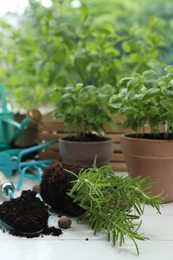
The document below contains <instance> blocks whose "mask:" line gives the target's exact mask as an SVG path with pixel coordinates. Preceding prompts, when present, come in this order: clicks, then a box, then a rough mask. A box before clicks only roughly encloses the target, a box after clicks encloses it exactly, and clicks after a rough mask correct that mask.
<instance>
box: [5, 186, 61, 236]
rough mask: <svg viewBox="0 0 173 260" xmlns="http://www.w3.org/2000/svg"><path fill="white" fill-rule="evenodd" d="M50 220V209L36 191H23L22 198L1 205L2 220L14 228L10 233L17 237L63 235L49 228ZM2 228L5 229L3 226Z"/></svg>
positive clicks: (57, 230)
mask: <svg viewBox="0 0 173 260" xmlns="http://www.w3.org/2000/svg"><path fill="white" fill-rule="evenodd" d="M48 218H49V212H48V207H47V206H46V205H45V204H44V203H43V202H42V201H41V200H40V199H39V198H37V197H36V192H34V191H30V190H27V191H23V192H22V194H21V196H20V197H18V198H16V199H12V200H10V201H5V202H3V203H2V204H1V205H0V220H2V221H3V222H5V223H6V224H7V225H9V226H10V227H12V229H10V230H8V232H9V233H11V234H12V235H15V236H21V237H22V236H24V237H28V238H29V237H37V236H40V235H44V234H45V235H49V234H52V235H60V234H62V231H61V230H60V229H56V228H54V229H52V227H51V228H49V227H48ZM1 228H2V229H4V228H5V227H4V226H3V225H2V226H1ZM5 230H6V229H5Z"/></svg>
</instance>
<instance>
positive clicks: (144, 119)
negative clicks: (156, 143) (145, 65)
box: [110, 66, 173, 139]
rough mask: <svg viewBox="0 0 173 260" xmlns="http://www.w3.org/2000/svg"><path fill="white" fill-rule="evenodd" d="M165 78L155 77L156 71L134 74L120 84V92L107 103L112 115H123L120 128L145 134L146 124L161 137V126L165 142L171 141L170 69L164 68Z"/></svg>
mask: <svg viewBox="0 0 173 260" xmlns="http://www.w3.org/2000/svg"><path fill="white" fill-rule="evenodd" d="M165 70H166V72H167V73H166V74H165V75H163V76H160V77H159V76H158V75H157V73H156V72H155V71H151V70H149V71H144V72H143V73H141V74H139V73H134V74H133V75H132V76H131V77H124V78H122V79H121V80H120V85H121V87H120V91H119V93H118V94H115V95H114V96H113V97H111V99H110V105H111V106H112V107H113V108H114V109H115V113H118V114H121V115H125V116H126V120H125V122H124V124H123V126H124V127H125V128H126V127H130V128H131V129H133V130H134V131H135V132H137V133H141V134H142V135H143V134H144V129H145V128H144V126H145V124H149V126H150V128H151V133H152V134H154V135H155V137H157V138H160V137H161V135H162V134H161V133H160V132H161V131H162V130H161V128H160V126H161V125H163V126H164V130H163V131H164V138H165V139H167V138H171V137H170V134H172V132H173V102H172V97H173V66H167V67H166V68H165Z"/></svg>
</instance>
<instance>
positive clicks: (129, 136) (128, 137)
mask: <svg viewBox="0 0 173 260" xmlns="http://www.w3.org/2000/svg"><path fill="white" fill-rule="evenodd" d="M146 134H147V133H146ZM134 136H135V137H134ZM121 139H124V140H125V139H126V140H130V141H135V142H142V141H143V142H156V143H166V142H169V143H170V142H171V143H172V142H173V139H152V138H148V139H147V138H139V137H137V134H136V133H126V134H122V135H121Z"/></svg>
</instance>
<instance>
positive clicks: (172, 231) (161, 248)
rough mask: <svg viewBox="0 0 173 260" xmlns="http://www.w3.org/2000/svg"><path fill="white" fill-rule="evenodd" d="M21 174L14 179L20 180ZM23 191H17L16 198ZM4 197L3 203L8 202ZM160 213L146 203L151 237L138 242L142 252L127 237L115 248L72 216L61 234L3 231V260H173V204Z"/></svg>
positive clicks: (0, 246)
mask: <svg viewBox="0 0 173 260" xmlns="http://www.w3.org/2000/svg"><path fill="white" fill-rule="evenodd" d="M17 177H18V176H14V177H13V178H12V180H13V181H14V183H16V181H17ZM34 184H36V181H34V180H29V179H25V181H24V184H23V186H22V189H31V188H32V186H33V185H34ZM19 195H20V191H16V192H15V197H17V196H19ZM4 199H5V198H4V197H3V196H2V195H1V196H0V203H2V202H3V201H4ZM161 212H162V214H161V215H159V214H157V213H156V211H155V210H153V209H152V208H151V207H149V206H146V208H145V214H144V215H143V217H142V220H143V224H142V227H141V229H140V232H141V233H143V234H144V235H145V236H147V237H149V238H150V240H147V241H138V245H139V250H140V255H139V256H137V255H136V251H135V247H134V245H133V243H132V242H131V241H130V240H128V239H127V240H126V242H125V244H124V245H123V247H119V246H116V247H113V246H112V244H111V243H110V242H107V240H106V236H105V234H99V235H97V236H94V235H93V232H92V230H91V229H90V227H89V226H88V225H84V224H77V223H76V219H72V221H73V223H72V227H71V228H70V229H67V230H63V234H62V235H61V236H59V237H53V236H44V237H38V238H32V239H28V238H19V237H14V236H11V235H9V234H8V233H3V232H2V231H1V230H0V252H1V254H0V259H2V260H24V259H25V260H31V259H35V260H54V259H55V260H58V259H61V260H66V259H67V260H68V259H69V260H88V259H90V260H96V259H99V260H115V259H118V260H127V259H128V260H135V259H139V260H151V259H157V260H161V259H164V260H173V203H169V204H165V205H162V208H161ZM57 221H58V218H57V216H56V215H53V216H51V218H50V220H49V224H50V226H51V225H55V226H57Z"/></svg>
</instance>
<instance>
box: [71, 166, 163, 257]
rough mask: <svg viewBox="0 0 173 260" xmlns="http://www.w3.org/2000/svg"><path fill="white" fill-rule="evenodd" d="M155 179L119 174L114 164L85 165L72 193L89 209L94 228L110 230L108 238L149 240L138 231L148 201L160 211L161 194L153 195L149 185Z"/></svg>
mask: <svg viewBox="0 0 173 260" xmlns="http://www.w3.org/2000/svg"><path fill="white" fill-rule="evenodd" d="M153 185H154V183H149V182H148V179H147V178H141V177H137V178H134V179H132V178H130V177H129V176H126V177H119V176H116V175H115V173H114V172H113V170H112V168H111V167H110V166H103V167H100V168H97V167H96V163H95V162H94V165H93V167H91V168H88V169H82V170H81V171H80V172H79V174H78V175H76V180H75V181H73V186H72V188H71V190H70V191H69V192H68V195H69V196H70V197H71V198H73V201H74V202H75V203H76V204H78V205H79V206H80V207H81V208H83V209H84V210H85V211H86V212H85V214H84V216H83V217H85V219H87V221H88V223H89V225H90V226H91V228H92V229H93V230H94V234H96V233H97V232H99V231H101V230H105V231H106V232H107V238H108V241H110V240H112V241H113V245H116V244H117V243H119V245H120V246H122V245H123V244H124V242H125V238H126V237H129V238H130V239H131V240H132V241H133V242H134V244H135V247H136V251H137V253H138V254H139V248H138V245H137V242H136V240H146V239H148V238H147V237H145V236H143V235H142V234H140V233H139V232H138V230H139V228H140V226H141V224H142V220H140V216H141V215H142V214H143V213H144V205H145V204H148V205H151V206H152V207H154V208H155V209H156V210H157V212H158V213H160V203H161V202H162V200H163V198H162V196H161V195H158V196H153V195H151V194H150V192H149V189H150V188H151V187H152V186H153Z"/></svg>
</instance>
